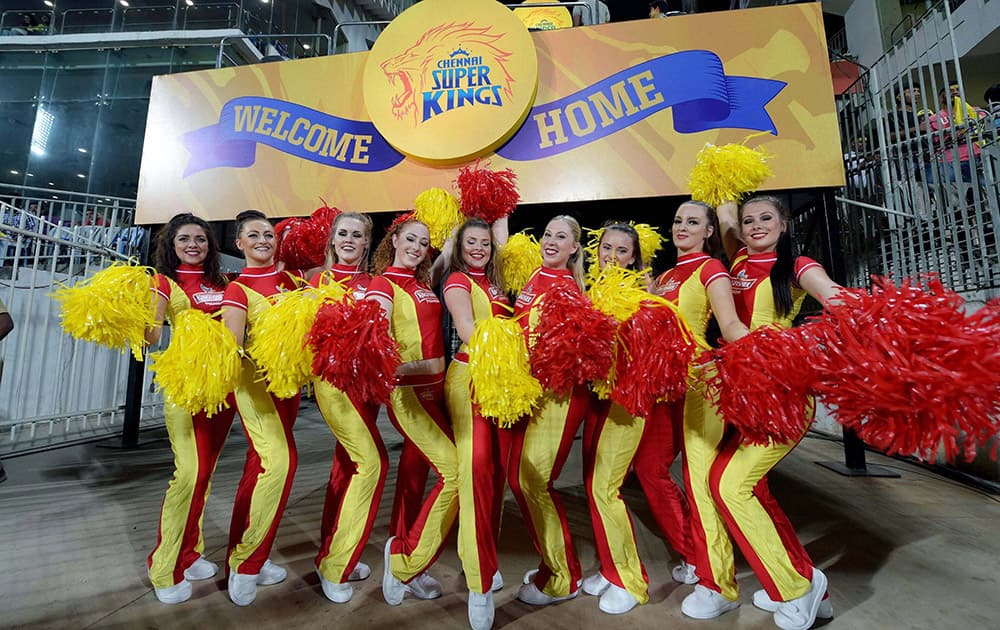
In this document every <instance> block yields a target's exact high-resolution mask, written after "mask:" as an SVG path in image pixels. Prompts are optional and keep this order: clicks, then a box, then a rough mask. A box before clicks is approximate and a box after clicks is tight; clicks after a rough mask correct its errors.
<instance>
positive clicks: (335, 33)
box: [333, 20, 392, 53]
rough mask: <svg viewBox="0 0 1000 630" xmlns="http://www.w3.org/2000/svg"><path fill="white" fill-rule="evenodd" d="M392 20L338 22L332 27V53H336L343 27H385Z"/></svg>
mask: <svg viewBox="0 0 1000 630" xmlns="http://www.w3.org/2000/svg"><path fill="white" fill-rule="evenodd" d="M390 22H392V20H357V21H351V22H340V23H338V24H337V25H336V26H334V27H333V51H334V53H336V52H337V39H338V37H337V36H338V35H339V34H340V31H341V30H343V27H344V26H379V25H381V26H385V25H386V24H389V23H390Z"/></svg>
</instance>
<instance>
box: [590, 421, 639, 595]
mask: <svg viewBox="0 0 1000 630" xmlns="http://www.w3.org/2000/svg"><path fill="white" fill-rule="evenodd" d="M645 426H646V420H645V419H644V418H637V417H634V416H632V415H631V414H629V413H628V411H626V410H625V409H624V408H623V407H622V406H621V405H618V404H617V403H612V404H611V409H610V410H609V411H608V417H607V419H606V420H605V421H604V423H603V426H602V427H601V428H600V433H599V434H598V435H597V440H596V444H595V445H594V451H595V452H594V454H593V456H594V471H593V476H592V477H591V479H590V488H589V490H590V493H589V494H590V500H591V501H593V504H594V508H595V509H596V510H597V514H598V516H599V518H600V520H601V526H602V528H603V530H604V531H603V533H604V537H605V541H606V543H607V550H608V552H609V553H610V554H611V559H612V562H613V563H614V570H615V571H617V573H618V577H619V579H620V580H621V582H622V587H623V588H624V589H625V590H626V591H628V592H629V593H631V594H632V595H633V596H635V598H636V599H637V600H639V603H640V604H645V603H646V602H647V601H649V588H648V584H647V582H646V578H645V576H644V574H643V568H642V562H641V561H640V560H639V550H638V549H637V548H636V544H635V530H634V529H633V527H632V518H631V517H630V516H629V513H628V508H627V507H625V501H623V500H622V495H621V487H622V483H624V481H625V475H627V474H628V471H629V468H631V466H632V459H633V458H634V457H635V452H636V450H638V448H639V442H640V440H641V439H642V432H643V429H644V428H645ZM594 535H595V536H596V535H598V533H597V531H595V532H594ZM608 568H609V569H610V567H608ZM604 570H605V568H602V571H604ZM605 575H606V574H605Z"/></svg>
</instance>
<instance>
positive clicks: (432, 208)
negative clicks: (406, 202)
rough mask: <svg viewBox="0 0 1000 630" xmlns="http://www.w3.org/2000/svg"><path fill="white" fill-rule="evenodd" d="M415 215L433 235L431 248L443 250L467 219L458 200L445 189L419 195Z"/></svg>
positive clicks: (436, 189) (414, 203)
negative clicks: (445, 243)
mask: <svg viewBox="0 0 1000 630" xmlns="http://www.w3.org/2000/svg"><path fill="white" fill-rule="evenodd" d="M413 213H414V216H415V217H416V219H417V220H418V221H420V222H421V223H423V224H424V225H426V226H427V229H428V230H430V233H431V246H432V247H434V248H435V249H441V248H442V247H443V246H444V242H445V241H446V240H448V237H450V236H451V233H452V232H453V231H454V230H455V227H456V226H457V225H458V224H459V223H461V222H462V220H463V219H464V218H465V217H464V215H463V214H462V211H461V210H460V209H459V205H458V199H455V197H454V196H453V195H452V194H451V193H449V192H448V191H447V190H445V189H444V188H428V189H427V190H425V191H424V192H422V193H420V194H419V195H417V198H416V200H414V202H413Z"/></svg>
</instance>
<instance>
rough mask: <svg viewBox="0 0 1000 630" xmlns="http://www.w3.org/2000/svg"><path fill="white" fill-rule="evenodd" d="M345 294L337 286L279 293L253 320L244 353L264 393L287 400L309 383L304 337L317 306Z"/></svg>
mask: <svg viewBox="0 0 1000 630" xmlns="http://www.w3.org/2000/svg"><path fill="white" fill-rule="evenodd" d="M345 294H346V289H345V287H344V285H342V284H340V283H337V282H331V283H328V284H323V285H321V286H320V288H318V289H314V288H312V287H309V288H305V289H297V290H295V291H289V292H287V293H279V294H277V295H276V296H275V298H274V304H273V306H271V308H269V309H266V310H264V311H263V312H261V313H260V315H259V316H257V317H256V318H255V320H254V322H253V326H252V327H251V328H250V338H249V339H248V340H247V352H249V353H250V356H251V357H253V360H254V362H255V363H256V364H257V368H258V369H259V370H260V371H261V372H262V373H263V374H264V377H265V378H266V379H267V391H269V392H271V393H272V394H274V395H275V396H277V397H279V398H291V397H293V396H295V394H297V393H299V391H300V390H301V389H302V387H303V386H305V384H306V383H308V382H309V381H311V380H312V378H313V372H312V361H313V353H312V349H310V348H309V346H308V345H307V344H306V334H307V333H308V332H309V329H310V328H312V325H313V321H314V320H315V319H316V313H317V312H318V311H319V308H320V306H322V305H323V303H324V302H325V301H334V302H335V301H338V300H340V299H342V298H343V297H344V295H345Z"/></svg>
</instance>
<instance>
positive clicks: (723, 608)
mask: <svg viewBox="0 0 1000 630" xmlns="http://www.w3.org/2000/svg"><path fill="white" fill-rule="evenodd" d="M739 607H740V603H739V602H732V601H729V600H728V599H726V598H725V597H723V596H722V593H717V592H716V591H713V590H712V589H710V588H708V587H706V586H702V585H701V584H698V585H696V586H695V587H694V592H693V593H691V594H690V595H688V596H687V597H685V598H684V601H682V602H681V612H682V613H684V614H685V615H687V616H688V617H691V618H692V619H715V618H716V617H718V616H719V615H721V614H723V613H726V612H729V611H730V610H735V609H736V608H739Z"/></svg>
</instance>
